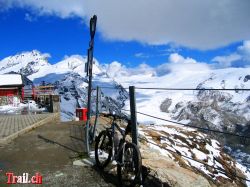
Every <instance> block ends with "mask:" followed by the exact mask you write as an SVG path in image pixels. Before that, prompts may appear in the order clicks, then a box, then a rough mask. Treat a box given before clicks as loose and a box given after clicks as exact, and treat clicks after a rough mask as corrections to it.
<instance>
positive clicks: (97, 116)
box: [92, 86, 101, 142]
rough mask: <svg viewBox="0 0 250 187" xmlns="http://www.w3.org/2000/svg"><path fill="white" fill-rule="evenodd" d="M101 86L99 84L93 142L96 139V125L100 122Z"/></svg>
mask: <svg viewBox="0 0 250 187" xmlns="http://www.w3.org/2000/svg"><path fill="white" fill-rule="evenodd" d="M100 90H101V89H100V87H99V86H97V88H96V110H95V124H94V129H93V132H92V136H93V137H92V142H93V141H94V139H95V134H96V125H97V123H98V118H99V102H100V95H101V94H100Z"/></svg>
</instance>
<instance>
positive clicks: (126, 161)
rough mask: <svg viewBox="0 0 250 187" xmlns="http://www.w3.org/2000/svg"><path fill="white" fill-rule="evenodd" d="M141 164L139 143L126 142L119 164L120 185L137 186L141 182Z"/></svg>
mask: <svg viewBox="0 0 250 187" xmlns="http://www.w3.org/2000/svg"><path fill="white" fill-rule="evenodd" d="M141 165H142V161H141V154H140V151H139V149H138V147H137V145H135V144H134V143H126V144H125V146H124V150H123V151H121V153H120V155H119V160H118V164H117V175H118V179H119V182H120V186H135V185H136V184H138V183H140V181H141V180H140V177H141Z"/></svg>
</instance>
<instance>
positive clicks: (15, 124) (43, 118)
mask: <svg viewBox="0 0 250 187" xmlns="http://www.w3.org/2000/svg"><path fill="white" fill-rule="evenodd" d="M57 115H58V114H56V113H54V114H51V113H48V114H35V115H0V144H5V143H8V142H9V141H11V140H13V139H14V138H16V137H18V136H20V135H21V134H23V133H25V132H28V131H30V130H31V129H33V128H36V127H38V126H40V125H43V124H45V123H48V122H49V121H51V120H53V118H55V117H56V116H57Z"/></svg>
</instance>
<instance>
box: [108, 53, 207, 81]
mask: <svg viewBox="0 0 250 187" xmlns="http://www.w3.org/2000/svg"><path fill="white" fill-rule="evenodd" d="M104 68H105V69H106V72H107V74H108V75H109V76H110V77H112V78H115V77H130V76H140V75H148V76H164V75H166V74H168V73H176V74H181V73H183V72H190V73H193V72H204V71H210V70H211V69H212V68H211V67H210V65H208V64H206V63H204V62H198V61H196V60H195V59H193V58H190V57H187V58H184V57H183V56H181V55H180V54H178V53H172V54H171V55H170V56H169V58H168V61H167V62H166V63H163V64H161V65H159V66H157V67H151V66H149V65H147V64H140V65H139V66H137V67H134V68H128V67H126V66H125V65H123V64H122V63H120V62H117V61H114V62H112V63H111V64H106V65H105V66H104Z"/></svg>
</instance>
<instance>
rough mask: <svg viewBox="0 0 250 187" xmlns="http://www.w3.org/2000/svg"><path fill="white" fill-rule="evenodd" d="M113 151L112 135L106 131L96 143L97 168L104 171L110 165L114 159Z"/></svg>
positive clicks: (98, 137)
mask: <svg viewBox="0 0 250 187" xmlns="http://www.w3.org/2000/svg"><path fill="white" fill-rule="evenodd" d="M112 150H113V144H112V137H111V134H110V133H109V132H108V131H106V130H104V131H102V132H101V133H100V134H99V135H98V136H97V138H96V141H95V160H96V165H97V167H99V168H100V169H104V168H105V167H106V166H107V165H108V164H109V162H110V160H111V157H112Z"/></svg>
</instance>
